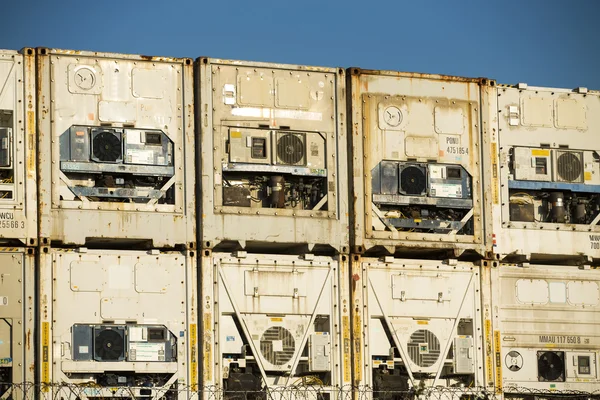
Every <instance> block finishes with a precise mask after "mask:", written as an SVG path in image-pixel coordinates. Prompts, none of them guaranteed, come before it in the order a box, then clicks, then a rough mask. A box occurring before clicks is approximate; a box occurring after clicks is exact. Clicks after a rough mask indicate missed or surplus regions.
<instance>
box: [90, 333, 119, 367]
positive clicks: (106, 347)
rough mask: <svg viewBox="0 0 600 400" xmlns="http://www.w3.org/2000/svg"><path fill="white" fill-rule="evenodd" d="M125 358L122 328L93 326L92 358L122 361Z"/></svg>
mask: <svg viewBox="0 0 600 400" xmlns="http://www.w3.org/2000/svg"><path fill="white" fill-rule="evenodd" d="M124 359H125V330H124V329H123V328H107V327H97V328H94V360H96V361H122V360H124Z"/></svg>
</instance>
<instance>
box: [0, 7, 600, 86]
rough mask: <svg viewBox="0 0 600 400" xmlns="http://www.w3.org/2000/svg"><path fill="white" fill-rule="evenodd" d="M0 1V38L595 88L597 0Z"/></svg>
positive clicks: (4, 44) (599, 36)
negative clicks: (0, 16) (2, 19)
mask: <svg viewBox="0 0 600 400" xmlns="http://www.w3.org/2000/svg"><path fill="white" fill-rule="evenodd" d="M2 3H3V18H6V19H5V20H4V21H3V22H2V24H0V47H1V48H8V49H19V48H22V47H24V46H47V47H56V48H67V49H79V50H95V51H112V52H122V53H136V54H146V55H166V56H177V57H193V58H195V57H197V56H201V55H207V56H211V57H221V58H232V59H242V60H260V61H270V62H283V63H292V64H310V65H323V66H343V67H350V66H358V67H362V68H371V69H392V70H402V71H417V72H429V73H441V74H450V75H462V76H471V77H479V76H486V77H489V78H493V79H496V80H497V81H498V82H500V83H517V82H526V83H528V84H529V85H536V86H551V87H567V88H573V87H576V86H586V87H588V88H590V89H600V67H599V66H600V22H599V21H600V0H571V1H566V0H565V1H558V0H502V1H483V0H482V1H475V0H464V1H463V0H455V1H449V0H448V1H443V0H439V1H427V0H413V1H404V0H396V1H386V0H382V1H354V0H340V1H329V0H321V1H319V0H304V1H288V0H279V1H275V0H273V1H271V0H254V1H241V0H230V1H226V0H221V1H202V0H196V1H169V0H146V1H141V0H120V1H117V0H96V1H90V0H79V1H74V0H54V1H52V0H48V1H40V0H33V1H25V0H20V1H19V0H5V1H3V2H2ZM7 17H8V18H7Z"/></svg>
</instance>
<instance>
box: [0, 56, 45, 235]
mask: <svg viewBox="0 0 600 400" xmlns="http://www.w3.org/2000/svg"><path fill="white" fill-rule="evenodd" d="M0 82H2V84H0V242H2V243H4V244H5V245H7V244H8V245H13V246H14V245H16V246H35V245H37V201H36V197H37V188H36V185H37V173H36V146H37V143H36V131H35V129H36V117H35V116H36V92H35V49H31V48H24V49H23V50H21V51H20V52H16V51H12V50H0Z"/></svg>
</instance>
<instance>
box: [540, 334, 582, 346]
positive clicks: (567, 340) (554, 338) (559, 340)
mask: <svg viewBox="0 0 600 400" xmlns="http://www.w3.org/2000/svg"><path fill="white" fill-rule="evenodd" d="M539 341H540V343H551V344H582V343H583V344H589V343H590V339H589V338H584V337H581V336H567V335H540V336H539Z"/></svg>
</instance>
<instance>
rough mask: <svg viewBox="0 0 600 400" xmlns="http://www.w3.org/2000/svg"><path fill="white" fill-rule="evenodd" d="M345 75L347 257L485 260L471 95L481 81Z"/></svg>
mask: <svg viewBox="0 0 600 400" xmlns="http://www.w3.org/2000/svg"><path fill="white" fill-rule="evenodd" d="M348 71H349V79H348V81H349V82H350V93H351V96H350V99H351V100H349V102H350V104H349V110H350V112H349V126H351V127H352V170H351V173H350V175H351V176H353V181H352V185H353V192H354V199H353V203H352V206H353V211H352V216H353V232H354V240H353V241H352V244H353V246H354V247H353V251H355V252H357V253H363V252H368V253H369V252H370V253H371V254H376V253H380V254H381V253H387V254H394V253H397V252H403V251H405V252H406V254H409V253H410V252H419V251H420V252H422V251H423V250H426V251H428V252H431V251H432V250H441V251H442V252H444V251H445V252H448V251H449V252H453V251H454V252H455V253H456V254H457V255H460V254H461V253H462V252H464V251H475V252H477V253H480V254H484V252H485V244H484V231H483V214H482V212H483V211H482V210H483V208H482V202H483V197H482V183H481V160H480V157H481V155H480V132H481V121H480V113H481V110H480V107H481V98H480V97H481V95H480V89H481V86H480V85H481V84H487V82H488V81H487V80H478V79H469V78H459V77H450V76H441V75H427V74H417V73H402V72H391V71H366V70H360V69H358V68H350V69H349V70H348ZM378 246H379V247H378ZM382 250H383V251H382ZM452 257H455V255H452Z"/></svg>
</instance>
